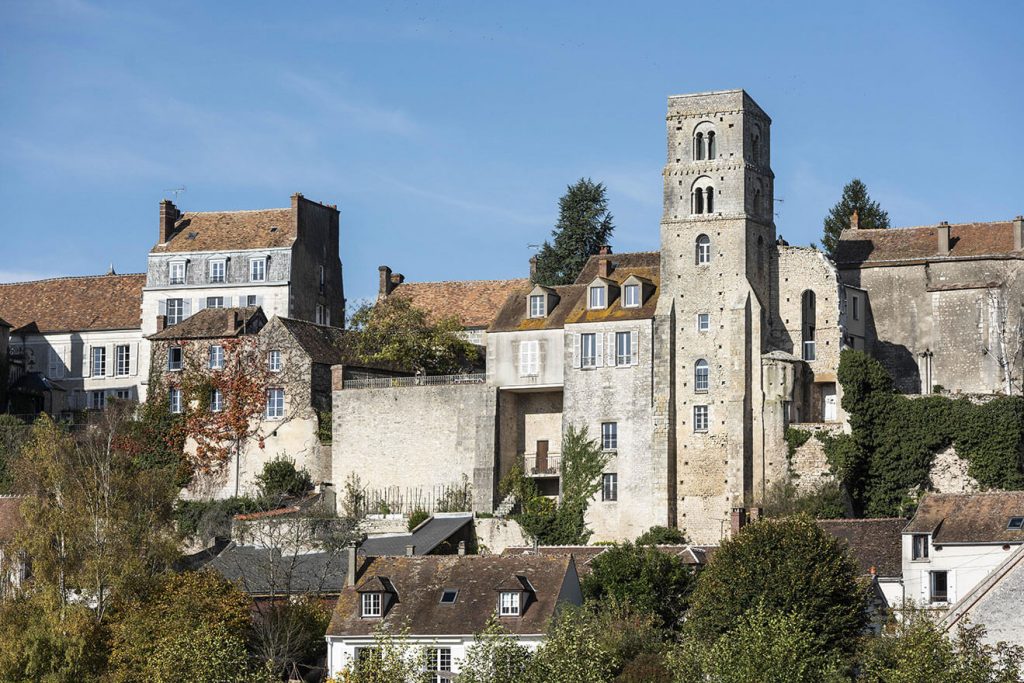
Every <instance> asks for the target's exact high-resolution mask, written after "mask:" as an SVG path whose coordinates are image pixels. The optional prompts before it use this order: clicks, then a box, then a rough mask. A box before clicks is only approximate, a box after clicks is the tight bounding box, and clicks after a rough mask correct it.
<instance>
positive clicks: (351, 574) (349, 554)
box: [345, 545, 356, 587]
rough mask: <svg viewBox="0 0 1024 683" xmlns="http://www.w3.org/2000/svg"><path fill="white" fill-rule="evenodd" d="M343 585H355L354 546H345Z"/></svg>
mask: <svg viewBox="0 0 1024 683" xmlns="http://www.w3.org/2000/svg"><path fill="white" fill-rule="evenodd" d="M345 559H346V563H345V564H346V565H348V566H346V567H345V586H346V587H347V586H354V585H356V547H355V545H350V546H348V547H347V548H345Z"/></svg>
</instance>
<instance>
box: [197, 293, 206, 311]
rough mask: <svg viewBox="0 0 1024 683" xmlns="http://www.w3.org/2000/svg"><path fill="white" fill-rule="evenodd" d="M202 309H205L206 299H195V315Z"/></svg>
mask: <svg viewBox="0 0 1024 683" xmlns="http://www.w3.org/2000/svg"><path fill="white" fill-rule="evenodd" d="M204 308H206V297H205V296H201V297H199V298H198V299H196V313H198V312H199V311H201V310H203V309H204Z"/></svg>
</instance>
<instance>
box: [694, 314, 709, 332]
mask: <svg viewBox="0 0 1024 683" xmlns="http://www.w3.org/2000/svg"><path fill="white" fill-rule="evenodd" d="M697 331H698V332H710V331H711V314H710V313H698V314H697Z"/></svg>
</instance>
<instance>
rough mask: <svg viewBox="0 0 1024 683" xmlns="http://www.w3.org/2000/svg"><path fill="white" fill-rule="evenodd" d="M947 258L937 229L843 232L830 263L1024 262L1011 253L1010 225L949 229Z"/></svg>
mask: <svg viewBox="0 0 1024 683" xmlns="http://www.w3.org/2000/svg"><path fill="white" fill-rule="evenodd" d="M949 227H950V240H949V243H950V248H949V254H948V255H940V254H939V253H938V232H937V228H938V226H934V225H932V226H924V227H916V228H890V229H888V230H853V229H848V230H843V232H842V234H841V235H840V236H839V245H838V247H837V248H836V253H835V256H834V258H833V260H834V261H835V262H836V264H837V265H838V266H839V267H840V268H843V267H844V266H845V267H852V266H857V267H863V266H872V265H894V264H901V263H924V262H927V261H942V260H949V259H957V258H977V257H982V256H1000V257H1007V256H1011V257H1013V258H1024V251H1014V249H1013V227H1014V226H1013V221H997V222H993V223H958V224H956V225H950V226H949Z"/></svg>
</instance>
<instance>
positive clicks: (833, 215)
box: [821, 178, 889, 256]
mask: <svg viewBox="0 0 1024 683" xmlns="http://www.w3.org/2000/svg"><path fill="white" fill-rule="evenodd" d="M854 211H856V212H857V217H858V221H859V224H860V225H859V227H860V228H862V229H865V230H875V229H881V228H888V227H889V214H888V212H886V211H885V210H884V209H882V207H881V206H880V205H879V204H878V202H875V201H872V200H871V197H870V195H868V188H867V185H865V184H864V183H862V182H861V181H860V179H859V178H854V179H853V180H851V181H850V182H848V183H847V184H846V187H844V188H843V196H842V198H841V199H840V200H839V202H838V203H836V205H835V206H833V207H832V209H831V210H830V211H829V212H828V216H826V217H825V229H824V232H823V233H822V236H821V246H822V247H824V249H825V253H826V254H828V255H829V256H834V255H835V253H836V247H838V246H839V233H841V232H842V231H843V230H845V229H847V228H849V227H850V216H852V215H853V212H854Z"/></svg>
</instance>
